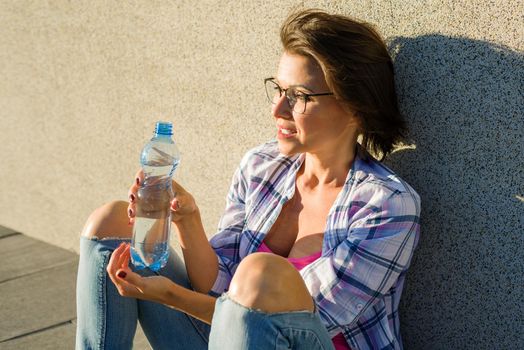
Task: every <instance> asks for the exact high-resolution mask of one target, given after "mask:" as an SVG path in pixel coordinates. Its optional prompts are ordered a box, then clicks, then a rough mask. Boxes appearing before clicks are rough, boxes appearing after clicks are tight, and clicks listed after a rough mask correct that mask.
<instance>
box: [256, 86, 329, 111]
mask: <svg viewBox="0 0 524 350" xmlns="http://www.w3.org/2000/svg"><path fill="white" fill-rule="evenodd" d="M264 85H265V86H266V95H267V99H268V100H269V102H270V103H272V104H276V103H277V102H278V100H280V98H281V97H282V93H284V95H285V96H286V100H287V103H288V104H289V107H290V108H291V109H292V110H294V111H295V112H297V113H301V114H302V113H304V112H305V111H306V105H307V103H308V101H311V97H313V96H330V95H333V93H332V92H323V93H320V94H307V93H305V92H302V91H300V90H298V87H297V86H290V87H288V88H287V89H283V88H282V87H280V85H278V84H277V82H276V81H275V78H266V79H264Z"/></svg>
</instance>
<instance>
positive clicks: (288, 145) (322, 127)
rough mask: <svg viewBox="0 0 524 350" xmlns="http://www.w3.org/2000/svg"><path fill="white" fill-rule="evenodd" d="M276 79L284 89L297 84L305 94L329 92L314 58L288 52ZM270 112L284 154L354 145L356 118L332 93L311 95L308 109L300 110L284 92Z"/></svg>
mask: <svg viewBox="0 0 524 350" xmlns="http://www.w3.org/2000/svg"><path fill="white" fill-rule="evenodd" d="M276 82H277V83H278V84H279V85H280V87H281V88H283V89H287V88H288V87H290V86H297V90H298V91H299V92H303V93H310V94H311V93H313V94H314V93H325V92H330V90H329V87H328V86H327V83H326V80H325V78H324V73H323V72H322V69H321V68H320V66H319V65H318V63H317V62H316V61H315V60H314V59H312V58H310V57H307V56H302V55H296V54H290V53H286V52H284V54H283V55H282V58H281V59H280V63H279V66H278V74H277V77H276ZM271 112H272V115H273V117H274V118H275V120H276V126H277V140H278V145H279V150H280V152H281V153H282V154H285V155H293V154H296V153H305V152H308V153H311V154H318V155H321V154H326V155H328V156H329V155H331V156H332V155H333V154H336V153H334V152H337V150H340V149H341V147H353V146H355V143H356V137H357V127H358V125H357V124H358V123H357V120H356V118H355V117H354V116H353V115H351V114H350V113H348V112H347V111H346V110H344V109H343V108H342V106H341V105H340V103H339V102H338V101H337V100H336V98H335V97H334V96H332V95H330V96H315V97H310V98H309V100H308V101H307V103H306V110H305V112H304V113H297V112H296V111H294V110H293V109H292V108H290V106H289V104H288V102H287V100H286V97H285V96H284V94H282V96H281V98H280V99H279V100H278V101H276V102H275V104H273V105H272V110H271Z"/></svg>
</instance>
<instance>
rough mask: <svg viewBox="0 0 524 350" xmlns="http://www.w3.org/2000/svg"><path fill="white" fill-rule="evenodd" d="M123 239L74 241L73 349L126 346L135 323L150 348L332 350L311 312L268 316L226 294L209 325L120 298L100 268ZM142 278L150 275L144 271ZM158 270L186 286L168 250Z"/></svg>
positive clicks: (179, 262)
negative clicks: (77, 247)
mask: <svg viewBox="0 0 524 350" xmlns="http://www.w3.org/2000/svg"><path fill="white" fill-rule="evenodd" d="M126 241H127V242H129V240H124V239H104V240H97V239H88V238H85V237H82V238H81V239H80V262H79V265H78V279H77V292H76V293H77V333H76V349H131V348H132V345H133V338H134V335H135V331H136V327H137V321H139V322H140V325H141V326H142V329H143V330H144V333H145V335H146V337H147V339H148V341H149V343H150V344H151V347H152V348H153V349H190V350H194V349H208V348H209V349H233V350H236V349H238V350H240V349H333V343H332V342H331V339H330V337H329V335H328V333H327V330H326V328H325V327H324V326H323V325H322V323H321V321H320V318H319V316H318V313H317V312H314V313H312V312H309V311H296V312H283V313H273V314H268V313H264V312H261V311H258V310H253V309H249V308H246V307H244V306H242V305H240V304H238V303H237V302H235V301H234V300H232V299H231V298H229V297H228V295H227V293H226V294H223V295H222V296H221V297H219V298H218V299H217V302H216V304H215V312H214V314H213V320H212V324H213V326H212V327H211V326H209V325H208V324H206V323H204V322H202V321H199V320H197V319H195V318H193V317H191V316H189V315H187V314H185V313H183V312H181V311H177V310H174V309H172V308H169V307H167V306H164V305H161V304H158V303H154V302H149V301H143V300H137V299H133V298H126V297H122V296H120V294H118V291H117V289H116V287H115V286H114V284H113V282H112V281H111V280H110V279H109V276H108V275H107V272H106V267H107V264H108V262H109V258H110V256H111V253H112V252H113V250H114V249H116V248H117V247H118V246H119V245H120V243H122V242H126ZM138 273H140V274H141V275H143V276H148V275H153V274H154V273H153V272H151V271H150V270H148V269H144V270H141V271H139V272H138ZM158 273H159V274H161V275H163V276H166V277H168V278H170V279H171V280H172V281H174V282H175V283H177V284H179V285H181V286H183V287H186V288H191V286H190V283H189V280H188V277H187V274H186V270H185V266H184V263H183V261H182V260H181V259H180V258H179V257H178V256H177V255H176V253H175V252H174V251H173V250H171V252H170V255H169V260H168V263H167V265H166V267H164V268H163V269H161V270H160V271H159V272H158Z"/></svg>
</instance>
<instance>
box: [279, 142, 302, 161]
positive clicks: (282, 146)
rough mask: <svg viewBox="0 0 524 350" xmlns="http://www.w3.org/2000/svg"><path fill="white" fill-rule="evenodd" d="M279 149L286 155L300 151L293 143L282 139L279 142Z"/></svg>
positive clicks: (292, 154) (289, 155)
mask: <svg viewBox="0 0 524 350" xmlns="http://www.w3.org/2000/svg"><path fill="white" fill-rule="evenodd" d="M278 151H279V152H280V154H282V155H284V156H286V157H291V156H294V155H295V154H297V153H299V150H298V149H297V148H296V147H293V145H290V144H286V143H283V142H280V141H279V142H278Z"/></svg>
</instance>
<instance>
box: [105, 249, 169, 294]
mask: <svg viewBox="0 0 524 350" xmlns="http://www.w3.org/2000/svg"><path fill="white" fill-rule="evenodd" d="M129 259H130V245H129V243H122V244H121V245H120V246H119V247H118V248H117V249H116V250H115V251H114V252H113V254H112V255H111V259H109V264H108V265H107V273H108V275H109V278H111V280H112V281H113V283H114V284H115V286H116V288H117V289H118V293H120V295H122V296H124V297H132V298H137V299H144V300H149V301H154V302H157V303H166V301H167V298H168V294H169V289H170V288H173V286H176V285H175V284H174V282H172V281H171V280H170V279H168V278H166V277H163V276H152V277H142V276H140V275H139V274H137V273H134V272H133V271H132V270H131V269H130V268H129Z"/></svg>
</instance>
